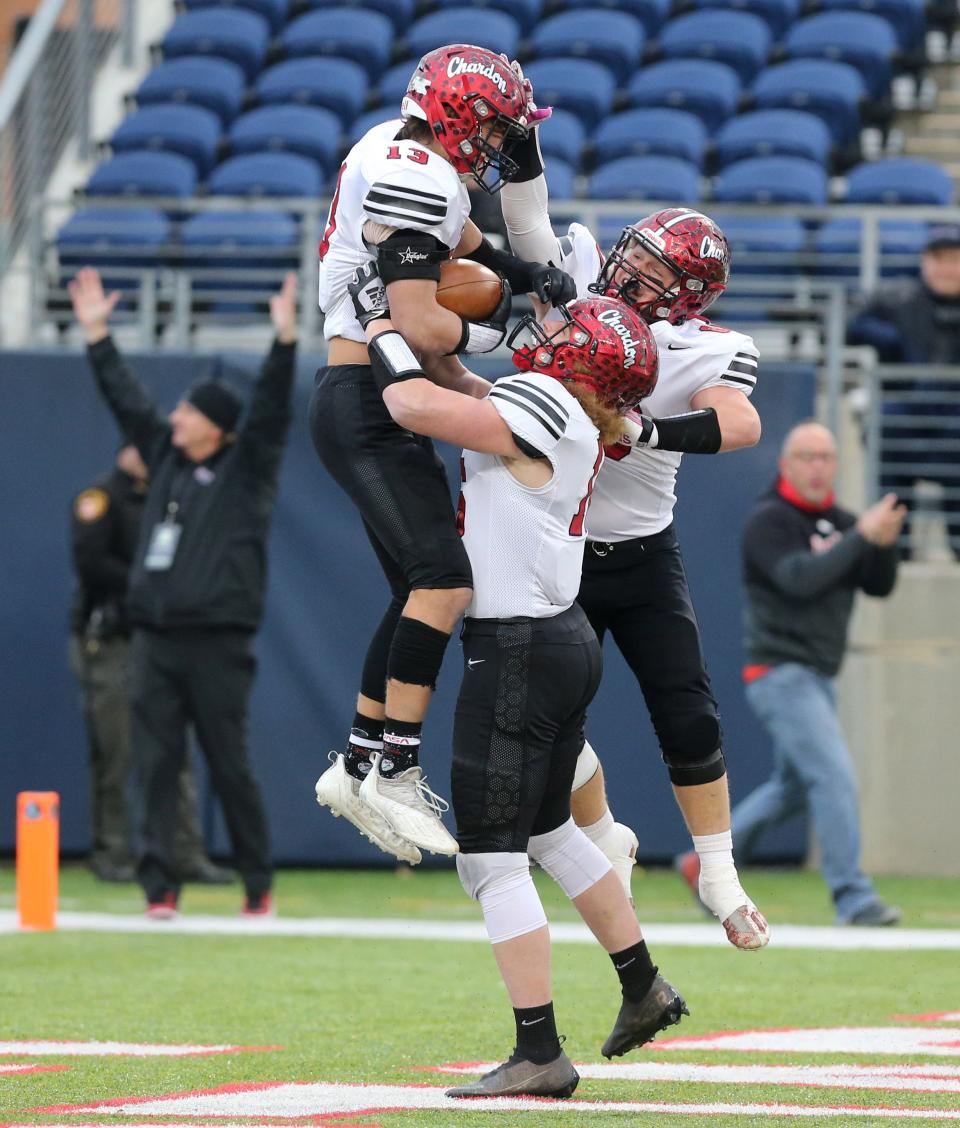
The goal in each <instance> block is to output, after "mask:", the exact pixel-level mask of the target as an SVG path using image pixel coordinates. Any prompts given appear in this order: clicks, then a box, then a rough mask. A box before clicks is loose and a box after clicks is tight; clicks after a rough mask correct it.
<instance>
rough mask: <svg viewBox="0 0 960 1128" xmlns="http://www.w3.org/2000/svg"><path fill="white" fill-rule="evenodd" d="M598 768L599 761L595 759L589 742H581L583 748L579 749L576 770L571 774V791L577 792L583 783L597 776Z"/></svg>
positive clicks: (594, 753)
mask: <svg viewBox="0 0 960 1128" xmlns="http://www.w3.org/2000/svg"><path fill="white" fill-rule="evenodd" d="M599 767H600V761H599V760H598V759H597V754H596V752H594V750H593V745H591V743H590V741H589V740H585V741H584V742H583V747H582V748H581V749H580V755H579V756H578V757H577V770H576V771H575V772H574V774H573V788H572V790H573V791H579V790H580V788H581V787H583V785H584V784H585V783H589V782H590V780H592V779H593V777H594V776H595V775H596V774H597V768H599Z"/></svg>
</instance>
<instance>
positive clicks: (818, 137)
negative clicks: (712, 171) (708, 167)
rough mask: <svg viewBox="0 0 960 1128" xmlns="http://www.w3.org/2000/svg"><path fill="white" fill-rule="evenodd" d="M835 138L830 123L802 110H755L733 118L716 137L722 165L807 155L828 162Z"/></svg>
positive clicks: (718, 159)
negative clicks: (747, 160)
mask: <svg viewBox="0 0 960 1128" xmlns="http://www.w3.org/2000/svg"><path fill="white" fill-rule="evenodd" d="M832 145H833V138H832V137H831V136H830V130H829V129H828V128H827V126H826V123H825V122H824V121H822V120H821V119H820V118H818V117H817V116H816V114H808V113H804V112H803V111H802V110H755V111H754V112H753V113H749V114H739V115H738V116H737V117H734V118H731V119H730V120H729V121H728V122H727V123H726V125H724V126H723V128H722V129H721V130H720V132H719V133H718V134H717V136H716V138H715V139H714V151H715V153H716V156H717V162H718V164H719V165H720V166H721V167H723V166H724V165H728V164H733V162H734V161H742V160H744V159H745V158H746V157H772V156H782V157H806V158H807V160H810V161H816V162H817V163H818V164H822V165H826V164H827V162H828V160H829V157H830V149H831V147H832Z"/></svg>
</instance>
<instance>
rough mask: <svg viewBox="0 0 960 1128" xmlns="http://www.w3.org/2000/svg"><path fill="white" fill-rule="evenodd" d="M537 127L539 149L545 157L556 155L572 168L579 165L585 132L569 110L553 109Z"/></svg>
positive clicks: (585, 136)
mask: <svg viewBox="0 0 960 1128" xmlns="http://www.w3.org/2000/svg"><path fill="white" fill-rule="evenodd" d="M534 97H536V93H534ZM537 128H538V129H539V131H540V149H541V151H542V153H543V155H544V156H545V157H546V158H548V159H549V158H551V157H558V158H559V159H560V160H562V161H566V162H567V164H569V165H571V166H572V167H573V168H579V167H580V154H581V153H582V152H583V146H584V143H585V141H586V139H587V133H586V130H585V129H584V128H583V123H582V122H581V121H580V119H579V118H578V117H575V116H574V115H573V114H572V113H570V111H569V110H554V111H553V113H552V114H551V115H550V117H548V118H547V120H546V121H545V122H544V123H543V124H542V125H540V126H538V127H537Z"/></svg>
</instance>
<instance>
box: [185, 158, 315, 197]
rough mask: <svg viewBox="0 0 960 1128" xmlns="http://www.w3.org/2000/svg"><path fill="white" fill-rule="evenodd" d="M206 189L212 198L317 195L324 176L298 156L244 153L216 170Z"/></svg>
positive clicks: (313, 164)
mask: <svg viewBox="0 0 960 1128" xmlns="http://www.w3.org/2000/svg"><path fill="white" fill-rule="evenodd" d="M207 188H208V190H209V191H210V194H211V195H214V196H319V195H320V191H321V189H322V188H323V177H322V175H321V173H320V166H319V165H318V164H317V163H316V161H311V160H309V159H308V158H307V157H301V156H299V155H298V154H297V153H245V154H244V155H243V156H239V157H231V158H230V159H229V160H227V161H224V162H223V164H222V165H219V166H218V167H217V168H215V169H214V170H213V172H212V173H211V174H210V179H209V180H208V181H207Z"/></svg>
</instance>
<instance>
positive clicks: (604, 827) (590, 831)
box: [580, 807, 613, 846]
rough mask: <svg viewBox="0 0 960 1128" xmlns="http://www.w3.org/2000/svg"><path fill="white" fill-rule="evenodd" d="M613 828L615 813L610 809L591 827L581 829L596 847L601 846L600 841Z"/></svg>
mask: <svg viewBox="0 0 960 1128" xmlns="http://www.w3.org/2000/svg"><path fill="white" fill-rule="evenodd" d="M612 826H613V813H612V811H611V810H610V808H609V807H608V808H607V809H606V810H605V811H604V812H603V814H602V815H601V816H600V818H599V819H597V821H596V822H595V823H591V824H590V825H589V826H582V827H580V829H581V830H582V831H583V833H584V834H585V835H586V836H587V838H589V839H590V841H591V842H593V843H594V845H596V846H599V845H600V840H601V839H602V838H603V836H604V835H605V834H606V833H607V831H608V830H609V829H610V828H611V827H612Z"/></svg>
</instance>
